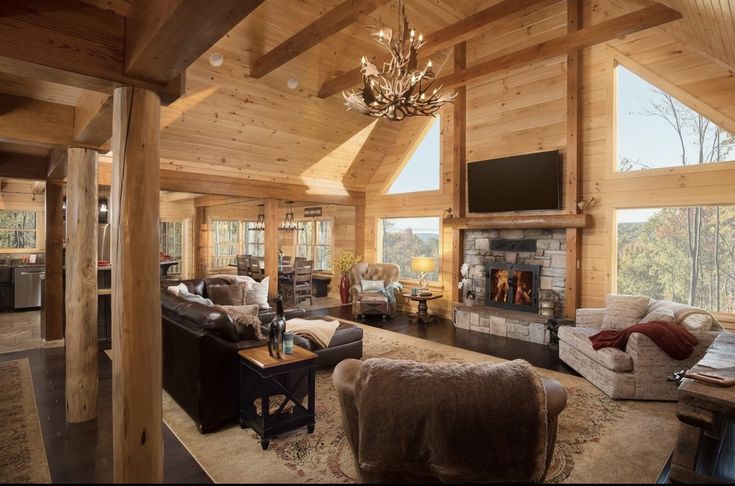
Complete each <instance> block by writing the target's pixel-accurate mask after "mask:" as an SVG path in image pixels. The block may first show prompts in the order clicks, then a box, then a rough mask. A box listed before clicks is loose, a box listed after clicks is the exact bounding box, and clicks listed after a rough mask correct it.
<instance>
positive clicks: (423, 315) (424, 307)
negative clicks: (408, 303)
mask: <svg viewBox="0 0 735 486" xmlns="http://www.w3.org/2000/svg"><path fill="white" fill-rule="evenodd" d="M403 297H405V298H406V299H411V300H413V301H416V302H418V303H419V311H418V313H417V314H416V318H417V319H418V320H419V321H421V322H431V321H433V320H434V319H436V316H435V315H434V314H429V305H428V304H427V302H428V301H430V300H434V299H441V298H442V297H444V294H442V293H432V294H431V295H411V293H410V292H406V293H404V294H403Z"/></svg>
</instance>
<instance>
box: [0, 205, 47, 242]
mask: <svg viewBox="0 0 735 486" xmlns="http://www.w3.org/2000/svg"><path fill="white" fill-rule="evenodd" d="M0 211H8V212H14V213H20V212H23V213H33V214H35V216H36V218H35V227H34V228H33V229H30V228H28V229H26V228H7V229H0V231H7V232H17V231H23V232H33V233H35V235H36V238H35V246H33V247H24V248H13V247H0V251H2V252H3V253H32V252H38V251H43V248H44V247H43V246H42V245H41V239H42V238H44V237H45V235H44V234H43V227H44V226H43V225H42V224H40V220H41V217H42V214H43V212H42V211H38V210H36V209H24V208H19V209H14V208H2V209H0Z"/></svg>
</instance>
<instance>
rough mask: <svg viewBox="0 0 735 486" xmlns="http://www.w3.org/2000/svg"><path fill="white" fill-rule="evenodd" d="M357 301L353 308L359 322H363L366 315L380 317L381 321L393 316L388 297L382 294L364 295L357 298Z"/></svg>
mask: <svg viewBox="0 0 735 486" xmlns="http://www.w3.org/2000/svg"><path fill="white" fill-rule="evenodd" d="M357 299H358V300H357V305H356V306H354V307H355V310H356V315H357V317H358V318H359V319H360V320H365V316H367V315H372V316H382V317H383V320H385V319H387V318H388V317H389V316H391V315H393V312H391V307H390V303H389V302H388V297H386V296H385V295H383V294H378V293H365V294H362V295H360V296H358V297H357Z"/></svg>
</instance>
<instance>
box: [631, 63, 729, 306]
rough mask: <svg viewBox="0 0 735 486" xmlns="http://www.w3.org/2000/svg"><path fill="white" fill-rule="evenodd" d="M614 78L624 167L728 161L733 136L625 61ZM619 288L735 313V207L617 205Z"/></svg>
mask: <svg viewBox="0 0 735 486" xmlns="http://www.w3.org/2000/svg"><path fill="white" fill-rule="evenodd" d="M617 75H618V93H617V98H618V112H617V115H618V127H617V147H618V161H617V163H618V165H617V168H618V170H619V171H621V172H627V171H633V170H647V169H655V168H661V167H674V166H677V165H678V166H698V165H700V166H701V165H705V164H712V163H717V162H723V161H727V160H731V159H732V158H733V155H734V154H733V149H735V137H733V135H732V134H731V133H728V132H727V131H725V130H723V129H722V128H720V127H718V126H717V125H715V124H714V123H712V121H710V120H708V119H707V118H705V117H703V116H702V115H700V114H699V113H697V112H695V111H693V110H691V109H690V108H688V107H687V106H685V105H684V104H682V103H681V102H679V101H678V100H676V99H675V98H673V97H672V96H671V95H669V94H668V93H666V92H664V91H662V90H660V89H658V88H656V87H654V86H653V85H651V84H649V83H647V82H646V81H644V80H642V79H641V78H639V77H637V76H636V75H635V74H633V73H631V72H630V71H628V70H626V69H625V68H624V67H622V66H618V67H617ZM617 216H618V228H617V229H618V240H617V260H618V261H617V265H618V271H617V274H618V276H617V287H618V292H620V293H640V294H645V295H649V296H651V297H654V298H666V299H671V300H676V301H679V302H685V303H688V304H690V305H695V306H700V307H704V308H706V309H709V310H712V311H716V312H717V311H719V312H735V304H734V303H733V292H734V291H735V290H734V287H735V275H734V271H733V268H735V265H734V264H735V247H734V246H733V244H734V243H735V210H734V209H733V207H732V206H688V207H687V206H684V205H682V207H671V208H659V209H638V210H618V212H617Z"/></svg>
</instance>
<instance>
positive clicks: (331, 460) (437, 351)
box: [163, 323, 678, 483]
mask: <svg viewBox="0 0 735 486" xmlns="http://www.w3.org/2000/svg"><path fill="white" fill-rule="evenodd" d="M355 324H356V325H359V326H360V327H362V328H363V329H364V349H365V354H364V358H371V357H388V358H401V359H413V360H417V361H422V362H429V363H436V362H480V361H489V362H502V361H504V360H502V359H499V358H495V357H492V356H488V355H484V354H480V353H475V352H472V351H466V350H463V349H459V348H455V347H452V346H447V345H444V344H439V343H435V342H431V341H427V340H424V339H420V338H415V337H410V336H404V335H402V334H398V333H395V332H391V331H386V330H382V329H377V328H373V327H370V326H365V325H361V324H359V323H355ZM539 372H540V373H541V374H542V375H544V376H549V377H552V378H555V379H557V380H559V381H560V382H561V383H562V384H563V385H564V386H565V387H566V389H567V392H568V394H569V399H568V405H567V408H566V409H565V410H564V412H563V413H562V414H561V416H560V421H559V429H558V439H557V444H556V450H555V453H554V460H553V464H552V465H551V468H550V471H549V474H548V477H547V482H553V483H560V482H567V483H591V482H594V483H611V482H627V483H641V482H653V481H655V480H656V478H657V477H658V475H659V473H660V471H661V469H662V467H663V466H664V464H665V463H666V460H667V458H668V455H669V453H670V452H671V450H672V449H673V446H674V443H675V441H676V434H677V430H678V421H677V419H676V416H675V410H676V405H675V404H674V403H662V402H635V401H614V400H611V399H610V398H608V397H607V396H606V395H604V394H603V393H602V392H600V391H599V390H598V389H597V388H595V387H594V386H593V385H591V384H590V383H589V382H587V381H586V380H584V379H583V378H578V377H574V376H569V375H565V374H561V373H556V372H553V371H549V370H545V369H539ZM331 373H332V370H331V369H327V370H321V371H319V372H318V373H317V380H316V395H317V403H316V410H317V419H316V431H315V432H314V433H313V434H311V435H310V434H307V432H306V430H305V429H302V430H299V431H295V432H292V433H289V434H285V435H282V436H280V437H278V438H275V439H273V440H271V443H270V448H269V449H268V450H266V451H263V450H262V449H261V447H260V441H259V440H258V437H257V435H256V434H255V433H254V432H253V431H252V430H250V429H245V430H241V429H240V428H239V426H237V425H233V426H231V427H227V428H224V429H221V430H219V431H217V432H215V433H211V434H206V435H202V434H200V433H199V432H198V431H197V429H196V427H195V426H194V422H193V421H192V420H191V418H189V416H188V415H187V414H186V412H184V411H183V410H182V409H181V408H180V407H179V406H178V405H177V404H176V402H175V401H174V400H173V399H172V398H171V397H169V396H168V395H167V394H166V393H164V397H163V417H164V421H165V422H166V424H167V425H168V426H169V428H170V429H171V430H172V431H173V432H174V434H176V436H177V437H178V438H179V439H180V440H181V442H182V443H183V444H184V446H185V447H186V448H187V449H188V450H189V451H190V452H191V454H192V455H193V456H194V458H195V459H196V460H197V461H198V462H199V464H201V466H202V468H204V470H205V471H206V472H207V473H208V474H209V475H210V477H211V478H212V479H213V480H214V481H215V482H218V483H238V482H239V483H284V482H285V483H296V482H316V483H351V482H356V481H357V475H356V471H355V466H354V463H353V459H352V456H351V452H350V448H349V444H348V443H347V441H346V439H345V436H344V433H343V431H342V423H341V419H340V409H339V402H338V398H337V394H336V391H335V389H334V386H333V385H332V379H331ZM440 392H441V390H437V393H440ZM386 425H387V424H386Z"/></svg>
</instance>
